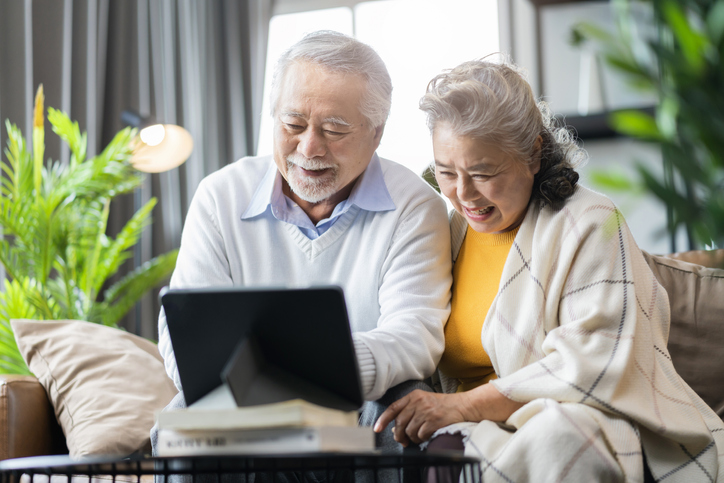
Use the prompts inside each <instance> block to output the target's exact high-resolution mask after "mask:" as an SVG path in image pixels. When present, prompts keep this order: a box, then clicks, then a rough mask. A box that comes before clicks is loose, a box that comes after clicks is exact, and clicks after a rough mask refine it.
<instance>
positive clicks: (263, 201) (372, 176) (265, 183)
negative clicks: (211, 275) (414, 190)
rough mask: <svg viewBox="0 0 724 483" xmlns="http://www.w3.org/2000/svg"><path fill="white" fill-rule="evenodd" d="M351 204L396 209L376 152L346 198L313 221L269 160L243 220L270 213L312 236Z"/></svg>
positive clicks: (376, 208) (379, 208) (362, 206)
mask: <svg viewBox="0 0 724 483" xmlns="http://www.w3.org/2000/svg"><path fill="white" fill-rule="evenodd" d="M352 205H357V206H358V207H359V208H361V209H363V210H367V211H390V210H394V209H395V203H394V202H393V201H392V197H391V196H390V192H389V191H388V190H387V185H386V184H385V178H384V176H383V175H382V166H381V164H380V158H379V157H378V156H377V154H374V155H373V156H372V159H371V160H370V164H369V165H368V166H367V169H365V171H364V172H363V173H362V176H361V177H360V179H359V180H358V181H357V184H355V186H354V188H352V192H351V193H350V195H349V198H347V199H346V200H344V201H342V202H341V203H339V204H338V205H337V206H335V207H334V211H332V214H331V215H330V216H329V218H325V219H323V220H320V221H319V223H317V224H316V226H315V225H314V223H312V220H310V219H309V217H308V216H307V214H306V213H305V212H304V210H302V208H301V207H300V206H299V205H298V204H296V203H295V202H294V201H292V200H291V199H290V198H289V197H288V196H286V195H285V194H284V193H283V192H282V175H281V173H279V170H278V169H277V167H276V165H275V164H274V163H273V162H272V163H271V166H270V167H269V170H268V171H267V172H266V174H265V175H264V178H263V179H262V181H261V183H260V184H259V188H258V189H257V190H256V193H254V196H252V198H251V203H249V207H248V208H247V209H246V211H245V212H244V214H243V215H241V219H242V220H248V219H250V218H255V217H257V216H262V215H263V216H270V215H271V216H273V217H274V218H276V219H277V220H279V221H283V222H285V223H291V224H293V225H296V226H298V227H299V229H300V230H301V231H302V233H304V235H305V236H306V237H307V238H309V239H311V240H314V239H316V238H319V237H320V236H322V234H324V232H326V231H327V230H329V228H330V227H331V226H332V225H333V224H334V222H335V221H337V220H338V219H339V217H340V216H342V215H344V214H345V213H347V211H349V209H350V207H351V206H352Z"/></svg>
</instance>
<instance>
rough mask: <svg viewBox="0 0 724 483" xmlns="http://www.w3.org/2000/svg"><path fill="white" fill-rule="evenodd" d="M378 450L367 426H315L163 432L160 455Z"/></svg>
mask: <svg viewBox="0 0 724 483" xmlns="http://www.w3.org/2000/svg"><path fill="white" fill-rule="evenodd" d="M374 449H375V439H374V433H373V431H372V428H371V427H367V426H362V427H359V426H355V427H346V426H315V427H306V428H273V429H254V430H223V431H218V430H217V431H177V430H172V429H160V430H159V432H158V444H157V453H158V456H194V455H224V454H250V455H251V454H284V453H309V452H368V451H373V450H374Z"/></svg>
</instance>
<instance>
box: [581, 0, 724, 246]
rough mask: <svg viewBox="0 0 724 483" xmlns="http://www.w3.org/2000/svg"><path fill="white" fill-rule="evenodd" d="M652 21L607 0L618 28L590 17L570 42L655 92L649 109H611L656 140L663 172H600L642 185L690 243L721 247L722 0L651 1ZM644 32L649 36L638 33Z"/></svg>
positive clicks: (637, 133)
mask: <svg viewBox="0 0 724 483" xmlns="http://www.w3.org/2000/svg"><path fill="white" fill-rule="evenodd" d="M642 3H643V4H644V5H648V6H649V7H650V10H649V12H650V13H652V15H651V16H650V22H649V24H648V25H647V24H646V22H643V23H642V18H645V16H644V17H642V16H640V15H634V14H633V13H632V3H629V2H627V1H617V2H613V3H612V5H613V6H614V8H615V15H614V16H615V20H616V30H615V32H608V31H606V30H604V29H601V28H599V27H597V26H596V25H593V24H591V23H585V24H580V25H578V26H576V27H575V28H574V31H573V41H574V43H575V44H580V43H582V42H584V41H587V40H593V41H594V42H596V44H597V46H598V47H599V48H600V51H601V53H602V55H603V58H604V59H605V61H606V62H607V64H608V65H610V66H611V67H612V68H614V69H615V70H617V71H619V72H621V73H623V74H624V76H626V77H627V78H628V80H629V81H630V84H631V85H632V86H634V87H636V88H639V89H643V90H646V91H648V92H653V93H655V94H656V95H657V97H658V99H659V103H658V106H657V107H656V111H655V114H654V115H651V114H647V113H645V112H642V111H637V110H626V111H620V112H616V113H614V114H612V116H611V117H610V122H611V125H612V127H613V128H614V129H616V130H617V131H619V132H621V133H622V134H625V135H628V136H631V137H633V138H637V139H641V140H644V141H648V142H652V143H656V144H658V145H660V146H661V150H662V154H663V160H664V174H663V175H657V174H655V173H654V172H653V171H652V170H651V169H649V168H647V167H645V166H643V165H639V166H638V172H639V175H640V177H639V179H638V180H637V181H630V180H626V179H625V178H623V177H620V176H615V175H609V176H605V177H599V179H600V180H602V181H604V182H605V183H607V184H608V186H610V187H618V188H622V189H636V188H637V187H641V186H643V187H644V188H645V189H647V190H648V191H650V192H652V193H653V194H654V195H656V196H657V197H658V198H659V199H661V200H662V201H663V202H664V203H665V204H666V206H667V210H668V212H669V215H670V216H669V227H668V228H669V230H670V231H671V232H672V233H673V232H674V231H675V230H676V229H677V228H678V227H680V226H684V227H686V229H687V233H688V234H689V237H690V248H724V93H723V92H722V86H724V58H723V56H724V0H649V1H647V2H635V5H636V6H637V7H640V6H641V4H642ZM641 32H650V33H653V35H649V37H648V38H647V37H646V36H644V35H642V34H641Z"/></svg>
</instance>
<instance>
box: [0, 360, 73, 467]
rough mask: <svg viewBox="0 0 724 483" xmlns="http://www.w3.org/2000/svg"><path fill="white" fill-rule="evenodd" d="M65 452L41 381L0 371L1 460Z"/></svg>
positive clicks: (58, 427) (63, 443)
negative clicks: (0, 372)
mask: <svg viewBox="0 0 724 483" xmlns="http://www.w3.org/2000/svg"><path fill="white" fill-rule="evenodd" d="M67 452H68V449H67V447H66V445H65V438H64V437H63V431H62V430H61V429H60V426H59V425H58V422H57V420H56V419H55V414H54V413H53V407H52V406H51V404H50V401H49V400H48V395H47V394H46V393H45V389H44V388H43V386H42V385H41V384H40V382H39V381H38V380H37V379H36V378H35V377H33V376H20V375H7V374H0V459H7V458H20V457H24V456H41V455H49V454H63V453H67Z"/></svg>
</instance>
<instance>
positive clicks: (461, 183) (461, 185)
mask: <svg viewBox="0 0 724 483" xmlns="http://www.w3.org/2000/svg"><path fill="white" fill-rule="evenodd" d="M457 195H458V199H459V200H460V201H472V200H475V199H477V198H478V195H479V193H478V192H477V190H476V189H475V187H474V186H473V183H472V182H471V181H470V180H468V179H465V178H464V177H463V176H460V177H459V178H458V186H457Z"/></svg>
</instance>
